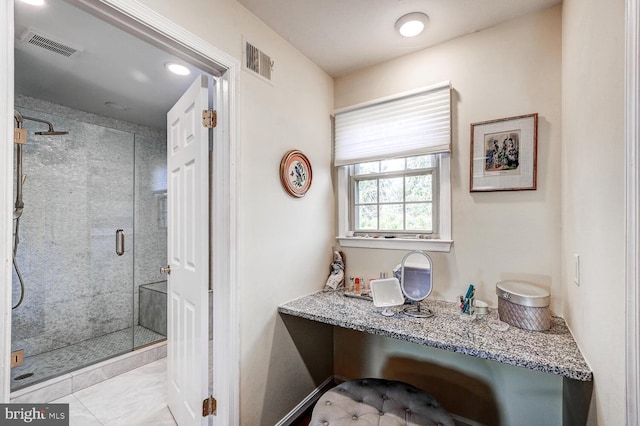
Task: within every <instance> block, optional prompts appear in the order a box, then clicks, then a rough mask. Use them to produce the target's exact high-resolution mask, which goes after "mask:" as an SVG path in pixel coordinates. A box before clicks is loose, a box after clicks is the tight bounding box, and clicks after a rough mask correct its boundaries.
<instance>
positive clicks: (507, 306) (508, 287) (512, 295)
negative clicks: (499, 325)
mask: <svg viewBox="0 0 640 426" xmlns="http://www.w3.org/2000/svg"><path fill="white" fill-rule="evenodd" d="M496 294H497V295H498V315H499V316H500V320H501V321H504V322H506V323H507V324H511V325H513V326H514V327H518V328H523V329H525V330H534V331H543V330H548V329H549V328H551V312H550V311H549V304H550V300H551V296H550V295H549V292H548V291H547V290H546V289H544V288H541V287H538V286H536V285H534V284H530V283H527V282H523V281H500V282H498V283H497V284H496Z"/></svg>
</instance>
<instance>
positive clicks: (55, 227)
mask: <svg viewBox="0 0 640 426" xmlns="http://www.w3.org/2000/svg"><path fill="white" fill-rule="evenodd" d="M15 108H16V110H17V111H19V113H20V114H22V116H25V117H30V118H33V119H35V120H33V119H25V120H24V121H23V127H24V129H25V130H26V143H25V144H24V145H22V155H21V157H22V158H21V160H22V161H21V167H22V172H21V173H14V175H16V174H17V175H18V176H20V175H22V176H23V177H22V178H16V179H15V181H14V191H16V192H17V191H18V189H20V190H21V192H22V202H23V203H24V207H23V209H22V213H21V215H20V218H19V230H18V232H17V237H18V244H17V246H16V254H15V263H16V265H17V268H16V269H14V273H13V303H12V306H14V305H16V304H18V301H19V300H20V298H21V297H22V299H23V300H22V302H21V303H20V304H19V305H18V306H17V307H16V308H15V309H13V310H12V343H11V348H12V352H15V351H23V354H24V364H23V365H21V366H19V367H16V368H13V369H12V381H11V389H12V390H17V389H20V388H23V387H26V386H28V385H31V384H33V383H36V382H40V381H43V380H47V379H50V378H52V377H55V376H58V375H61V374H64V373H67V372H69V371H73V370H76V369H79V368H82V367H85V366H87V365H90V364H94V363H96V362H99V361H102V360H104V359H107V358H110V357H113V356H116V355H120V354H123V353H125V352H129V351H132V350H134V349H135V348H137V347H140V346H144V345H147V344H150V343H153V342H156V341H159V340H162V339H164V338H165V335H166V282H164V280H165V278H164V277H163V276H162V275H161V274H160V272H159V270H160V267H161V266H163V264H164V263H165V262H166V258H167V255H166V247H167V244H166V136H165V133H164V131H162V130H156V129H150V128H146V127H142V126H138V125H135V124H131V123H127V122H123V121H119V120H113V119H109V118H106V117H102V116H97V115H94V114H89V113H84V112H81V111H77V110H73V109H71V108H67V107H64V106H60V105H55V104H52V103H48V102H45V101H41V100H37V99H33V98H28V97H25V96H20V95H16V105H15ZM44 122H50V123H53V126H54V127H55V130H56V131H58V132H59V131H66V132H68V133H67V134H51V133H50V132H49V134H46V133H47V132H45V134H41V135H38V134H36V132H41V131H45V130H47V129H46V124H44ZM17 149H18V148H17V147H16V150H17ZM17 163H18V162H17ZM18 166H19V164H16V165H14V167H18ZM18 181H20V182H18ZM19 186H21V188H18V187H19ZM16 199H17V198H16ZM15 225H16V221H15V220H14V241H15ZM16 270H19V271H20V273H21V277H22V283H23V285H22V286H21V284H20V277H19V276H18V274H17V273H16ZM163 289H165V290H164V293H163ZM163 315H164V316H163Z"/></svg>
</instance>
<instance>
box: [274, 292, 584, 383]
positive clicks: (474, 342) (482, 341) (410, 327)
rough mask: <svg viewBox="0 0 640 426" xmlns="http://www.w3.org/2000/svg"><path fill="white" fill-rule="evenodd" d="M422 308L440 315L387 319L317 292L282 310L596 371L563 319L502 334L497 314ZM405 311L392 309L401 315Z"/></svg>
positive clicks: (502, 358)
mask: <svg viewBox="0 0 640 426" xmlns="http://www.w3.org/2000/svg"><path fill="white" fill-rule="evenodd" d="M422 306H423V308H424V307H426V308H428V309H431V310H432V311H433V312H434V313H435V315H434V316H433V317H431V318H426V319H421V318H411V317H408V316H406V315H403V314H399V313H398V314H396V315H395V316H393V317H385V316H383V315H381V313H380V311H381V310H382V309H380V308H376V307H375V306H373V303H372V302H370V301H367V300H362V299H355V298H351V297H344V295H343V294H342V292H318V293H314V294H311V295H309V296H305V297H302V298H300V299H296V300H293V301H291V302H288V303H285V304H283V305H280V306H279V307H278V312H280V313H281V314H286V315H292V316H297V317H301V318H306V319H309V320H312V321H318V322H322V323H326V324H331V325H334V326H338V327H343V328H349V329H352V330H357V331H364V332H366V333H371V334H377V335H381V336H388V337H392V338H394V339H399V340H405V341H407V342H412V343H417V344H419V345H425V346H431V347H434V348H438V349H443V350H446V351H451V352H458V353H462V354H466V355H470V356H475V357H478V358H484V359H490V360H494V361H498V362H502V363H504V364H511V365H516V366H519V367H524V368H529V369H531V370H536V371H542V372H544V373H551V374H558V375H561V376H564V377H568V378H570V379H575V380H581V381H591V380H593V373H592V372H591V369H590V368H589V366H588V365H587V363H586V361H585V360H584V358H583V356H582V353H580V349H578V346H577V344H576V342H575V340H574V339H573V336H572V335H571V332H570V331H569V329H568V328H567V325H566V324H565V322H564V320H563V319H562V318H560V317H553V318H552V320H551V328H550V329H549V330H547V331H543V332H538V331H528V330H522V329H519V328H517V327H513V326H509V328H508V329H507V330H506V331H499V330H496V329H494V328H492V327H490V326H489V324H490V323H491V324H492V325H495V324H496V321H497V311H495V310H492V311H491V312H490V313H489V314H488V315H477V316H476V317H475V319H474V320H472V321H471V320H469V319H463V318H461V315H460V311H459V309H458V307H457V306H456V303H453V302H445V301H438V300H426V301H423V302H422ZM401 308H402V307H395V308H392V309H394V311H396V312H398V311H400V310H401ZM500 324H502V325H504V323H500Z"/></svg>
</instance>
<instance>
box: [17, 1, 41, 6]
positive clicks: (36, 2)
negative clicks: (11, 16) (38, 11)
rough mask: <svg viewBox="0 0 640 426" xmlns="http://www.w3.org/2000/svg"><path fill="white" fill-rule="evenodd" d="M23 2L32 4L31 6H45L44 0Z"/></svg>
mask: <svg viewBox="0 0 640 426" xmlns="http://www.w3.org/2000/svg"><path fill="white" fill-rule="evenodd" d="M22 3H26V4H30V5H31V6H44V0H22Z"/></svg>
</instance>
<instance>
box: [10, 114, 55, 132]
mask: <svg viewBox="0 0 640 426" xmlns="http://www.w3.org/2000/svg"><path fill="white" fill-rule="evenodd" d="M18 114H20V113H18ZM22 119H23V120H30V121H37V122H38V123H44V124H46V125H47V126H49V130H48V131H49V132H54V130H53V124H51V122H50V121H47V120H41V119H39V118H34V117H27V116H26V115H23V116H22Z"/></svg>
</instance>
